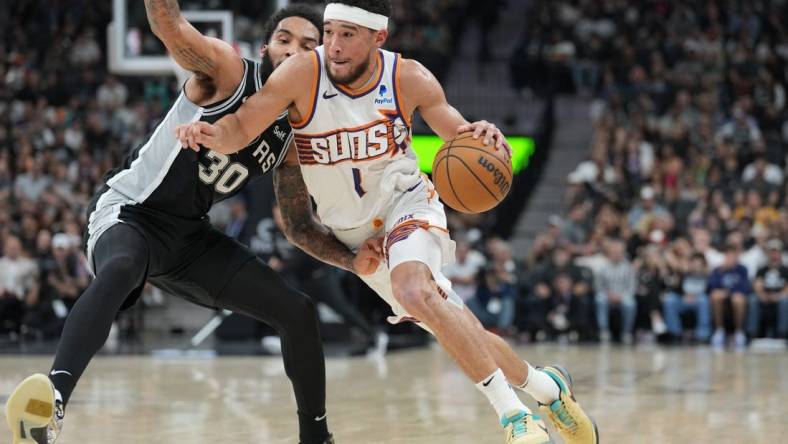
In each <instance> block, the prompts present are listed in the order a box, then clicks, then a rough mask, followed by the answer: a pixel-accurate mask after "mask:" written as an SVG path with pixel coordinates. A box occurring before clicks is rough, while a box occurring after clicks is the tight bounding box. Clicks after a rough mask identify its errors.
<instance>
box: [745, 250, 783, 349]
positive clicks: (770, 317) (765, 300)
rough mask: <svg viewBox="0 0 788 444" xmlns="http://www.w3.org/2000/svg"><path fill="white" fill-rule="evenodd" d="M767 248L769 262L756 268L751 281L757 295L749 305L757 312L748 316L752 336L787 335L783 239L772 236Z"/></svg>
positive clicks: (781, 336)
mask: <svg viewBox="0 0 788 444" xmlns="http://www.w3.org/2000/svg"><path fill="white" fill-rule="evenodd" d="M766 248H767V250H768V254H769V263H768V264H767V265H766V266H764V267H763V268H761V269H760V270H758V274H757V275H756V278H755V283H754V285H753V287H754V289H755V294H756V296H757V298H754V299H753V301H755V302H754V304H751V305H750V309H752V310H757V312H758V314H759V316H750V317H749V319H750V321H751V322H752V325H750V328H749V330H750V332H751V333H752V334H753V335H754V336H755V337H758V336H761V332H766V333H769V332H771V333H772V336H777V337H779V338H785V339H788V267H786V266H785V265H784V264H783V258H782V254H783V243H782V241H780V240H779V239H771V240H769V241H768V242H767V243H766ZM775 323H776V326H775ZM775 327H776V328H775Z"/></svg>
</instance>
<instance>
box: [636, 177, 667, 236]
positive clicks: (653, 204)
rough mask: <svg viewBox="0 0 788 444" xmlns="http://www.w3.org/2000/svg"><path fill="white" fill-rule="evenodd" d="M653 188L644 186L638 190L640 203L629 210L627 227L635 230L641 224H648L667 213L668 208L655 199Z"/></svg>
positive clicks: (639, 227) (640, 226)
mask: <svg viewBox="0 0 788 444" xmlns="http://www.w3.org/2000/svg"><path fill="white" fill-rule="evenodd" d="M656 197H657V194H656V192H655V191H654V188H652V187H650V186H645V187H643V188H642V189H641V190H640V199H641V200H640V203H639V204H638V205H635V207H634V208H632V210H630V212H629V215H628V217H627V220H628V222H629V228H631V229H633V230H637V231H641V230H642V229H643V227H642V225H648V224H650V223H651V222H652V221H653V220H654V219H655V218H657V217H660V216H666V215H668V210H666V209H665V207H663V206H662V205H660V204H658V203H657V201H656Z"/></svg>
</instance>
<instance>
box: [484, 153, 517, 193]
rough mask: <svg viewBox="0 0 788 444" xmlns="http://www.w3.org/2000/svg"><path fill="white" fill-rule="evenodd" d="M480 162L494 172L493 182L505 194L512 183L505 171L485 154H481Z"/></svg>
mask: <svg viewBox="0 0 788 444" xmlns="http://www.w3.org/2000/svg"><path fill="white" fill-rule="evenodd" d="M479 164H480V165H481V166H482V167H484V169H486V170H487V171H488V172H490V173H492V175H493V184H494V185H495V186H497V187H498V190H499V191H500V192H501V194H502V195H504V196H505V195H506V193H507V192H508V191H509V187H510V186H511V184H510V183H509V181H508V180H506V176H504V174H503V172H502V171H501V170H500V169H499V168H498V167H496V166H495V165H493V163H492V162H490V161H489V160H487V158H485V157H484V156H479Z"/></svg>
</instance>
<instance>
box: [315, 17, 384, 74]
mask: <svg viewBox="0 0 788 444" xmlns="http://www.w3.org/2000/svg"><path fill="white" fill-rule="evenodd" d="M387 36H388V33H387V32H386V31H385V30H383V31H372V30H370V29H368V28H364V27H362V26H358V25H356V24H353V23H350V22H344V21H340V20H328V21H326V22H325V23H324V24H323V45H324V46H325V49H326V71H327V72H328V76H329V77H330V78H331V80H333V81H335V82H337V83H343V84H346V85H351V84H353V83H354V82H355V81H356V80H359V79H360V78H361V76H362V75H364V73H365V72H366V71H367V69H369V65H370V63H371V62H372V61H374V60H375V58H374V57H375V52H376V50H377V49H378V48H380V47H381V46H382V45H383V42H385V40H386V37H387Z"/></svg>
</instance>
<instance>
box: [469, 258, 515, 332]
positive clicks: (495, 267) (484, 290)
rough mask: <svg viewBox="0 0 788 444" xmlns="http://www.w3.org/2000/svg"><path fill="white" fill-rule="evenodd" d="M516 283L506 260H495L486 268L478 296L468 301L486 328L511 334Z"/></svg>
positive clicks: (470, 307)
mask: <svg viewBox="0 0 788 444" xmlns="http://www.w3.org/2000/svg"><path fill="white" fill-rule="evenodd" d="M515 283H516V280H515V278H514V275H513V274H512V273H511V272H510V271H508V270H507V269H506V264H505V263H504V262H500V261H493V262H491V263H489V264H488V265H487V266H486V267H485V268H484V271H483V272H482V276H481V280H480V282H479V286H478V288H477V290H476V296H475V297H473V298H471V299H470V300H468V301H467V303H468V308H469V309H470V310H471V311H472V312H473V313H474V314H475V315H476V317H477V318H479V321H481V323H482V325H484V327H485V328H488V329H491V330H493V331H495V332H496V333H498V334H501V335H509V334H511V327H512V324H513V322H514V308H515V299H516V297H517V286H516V285H515Z"/></svg>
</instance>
